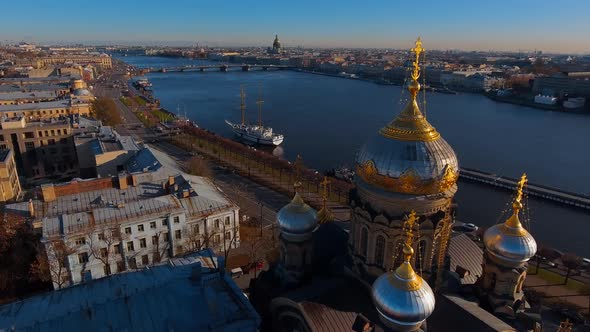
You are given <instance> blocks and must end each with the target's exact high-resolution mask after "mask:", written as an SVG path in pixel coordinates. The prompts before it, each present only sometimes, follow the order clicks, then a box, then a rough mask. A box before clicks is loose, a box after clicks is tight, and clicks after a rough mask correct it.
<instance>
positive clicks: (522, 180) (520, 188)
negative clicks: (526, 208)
mask: <svg viewBox="0 0 590 332" xmlns="http://www.w3.org/2000/svg"><path fill="white" fill-rule="evenodd" d="M527 181H528V179H527V178H526V173H523V174H522V176H521V177H520V181H518V183H517V187H516V197H515V199H514V203H515V204H520V201H521V200H522V191H523V189H524V186H525V184H526V183H527Z"/></svg>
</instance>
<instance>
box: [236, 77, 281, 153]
mask: <svg viewBox="0 0 590 332" xmlns="http://www.w3.org/2000/svg"><path fill="white" fill-rule="evenodd" d="M245 98H246V95H245V94H244V89H243V88H241V89H240V99H241V103H240V110H241V111H242V123H233V122H231V121H228V120H225V123H227V125H228V126H229V127H230V128H231V129H232V131H233V132H234V134H236V136H238V137H240V138H242V139H244V140H246V141H250V142H253V143H256V144H262V145H280V144H281V143H283V139H284V136H283V135H281V134H277V133H274V132H273V130H272V128H271V127H265V126H263V125H262V104H263V103H264V101H262V98H261V96H259V98H258V101H256V104H257V105H258V124H257V125H250V124H246V104H245V103H244V100H245Z"/></svg>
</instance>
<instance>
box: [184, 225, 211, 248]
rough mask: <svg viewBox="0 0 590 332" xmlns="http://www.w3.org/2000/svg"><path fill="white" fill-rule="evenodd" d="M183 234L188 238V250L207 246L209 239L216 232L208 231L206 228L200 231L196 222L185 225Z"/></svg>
mask: <svg viewBox="0 0 590 332" xmlns="http://www.w3.org/2000/svg"><path fill="white" fill-rule="evenodd" d="M185 234H186V236H187V239H188V244H189V250H190V251H199V250H203V249H205V248H208V247H209V245H210V243H211V239H212V238H213V236H214V235H215V234H216V233H214V232H208V231H207V230H206V229H204V230H203V231H201V229H200V226H199V225H198V224H193V225H188V226H187V228H186V229H185Z"/></svg>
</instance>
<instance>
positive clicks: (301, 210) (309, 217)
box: [277, 192, 317, 240]
mask: <svg viewBox="0 0 590 332" xmlns="http://www.w3.org/2000/svg"><path fill="white" fill-rule="evenodd" d="M277 222H278V224H279V227H280V229H281V233H282V234H284V235H286V236H288V237H290V238H292V239H294V240H296V238H299V237H301V238H306V237H307V235H309V234H311V232H313V230H315V228H316V227H317V213H316V211H315V209H314V208H312V207H311V206H309V205H307V204H306V203H305V202H304V201H303V199H302V198H301V196H300V195H299V193H297V192H296V193H295V196H294V197H293V200H292V201H291V202H290V203H289V204H287V205H285V206H284V207H283V208H281V209H280V210H279V213H278V214H277Z"/></svg>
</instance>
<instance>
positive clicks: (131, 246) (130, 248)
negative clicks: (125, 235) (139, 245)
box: [127, 241, 135, 251]
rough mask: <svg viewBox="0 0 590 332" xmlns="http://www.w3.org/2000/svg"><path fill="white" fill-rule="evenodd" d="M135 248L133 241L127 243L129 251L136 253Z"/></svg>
mask: <svg viewBox="0 0 590 332" xmlns="http://www.w3.org/2000/svg"><path fill="white" fill-rule="evenodd" d="M134 250H135V248H134V247H133V241H129V242H127V251H134Z"/></svg>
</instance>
